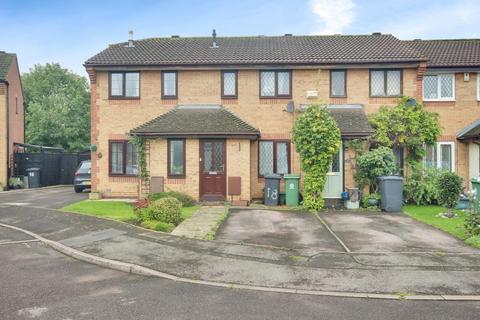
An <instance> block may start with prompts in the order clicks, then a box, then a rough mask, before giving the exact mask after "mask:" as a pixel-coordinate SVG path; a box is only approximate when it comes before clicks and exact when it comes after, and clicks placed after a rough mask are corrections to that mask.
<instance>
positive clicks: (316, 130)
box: [292, 105, 341, 211]
mask: <svg viewBox="0 0 480 320" xmlns="http://www.w3.org/2000/svg"><path fill="white" fill-rule="evenodd" d="M340 138H341V136H340V130H339V129H338V127H337V123H336V122H335V120H334V119H333V118H332V116H331V115H330V113H329V112H328V110H327V109H326V107H325V106H322V105H312V106H310V107H308V108H307V109H306V110H305V111H304V112H303V114H302V115H301V116H300V117H299V118H298V119H297V120H296V121H295V125H294V127H293V130H292V140H293V142H294V144H295V149H296V150H297V152H298V153H299V154H300V159H301V163H302V169H303V171H304V173H305V176H304V187H303V188H304V190H303V192H304V194H303V206H304V207H305V208H306V209H309V210H314V211H318V210H319V209H321V208H322V207H323V205H324V200H323V197H322V192H323V189H324V187H325V180H326V176H327V173H328V171H329V169H330V165H331V163H332V158H333V155H334V154H335V153H337V152H338V149H339V147H340Z"/></svg>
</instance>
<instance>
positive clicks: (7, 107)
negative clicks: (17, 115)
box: [0, 80, 10, 188]
mask: <svg viewBox="0 0 480 320" xmlns="http://www.w3.org/2000/svg"><path fill="white" fill-rule="evenodd" d="M0 83H4V84H5V86H6V87H7V88H6V95H5V98H6V108H5V115H6V118H5V120H6V122H7V125H6V127H7V163H6V164H4V165H5V166H6V167H7V185H6V186H5V187H6V188H8V179H9V178H10V168H9V166H8V163H9V162H10V119H9V116H10V113H9V109H10V99H9V90H8V88H9V83H8V81H7V80H0Z"/></svg>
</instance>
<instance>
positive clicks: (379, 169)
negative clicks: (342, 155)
mask: <svg viewBox="0 0 480 320" xmlns="http://www.w3.org/2000/svg"><path fill="white" fill-rule="evenodd" d="M396 171H397V165H396V164H395V156H394V155H393V152H392V150H391V149H389V148H387V147H379V148H377V149H373V150H370V151H368V152H365V153H363V154H361V155H359V156H358V158H357V173H356V175H355V180H356V182H357V184H358V185H359V186H362V187H363V186H367V185H368V186H369V188H370V191H371V192H377V190H378V187H377V178H378V177H381V176H389V175H392V174H394V173H395V172H396Z"/></svg>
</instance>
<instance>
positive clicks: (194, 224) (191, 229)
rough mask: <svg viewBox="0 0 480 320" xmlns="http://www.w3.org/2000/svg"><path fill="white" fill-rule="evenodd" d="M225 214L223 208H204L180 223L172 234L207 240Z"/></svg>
mask: <svg viewBox="0 0 480 320" xmlns="http://www.w3.org/2000/svg"><path fill="white" fill-rule="evenodd" d="M224 214H225V207H223V206H221V207H220V206H202V207H200V209H199V210H198V211H197V212H195V213H194V214H193V215H192V217H190V218H189V219H187V220H185V221H183V222H182V223H180V224H179V225H178V226H177V227H176V228H175V229H174V230H173V231H172V234H173V235H176V236H181V237H187V238H196V239H205V238H206V237H207V236H208V235H209V234H210V232H211V231H212V229H214V228H215V227H216V226H217V224H218V223H219V221H221V219H222V216H223V215H224Z"/></svg>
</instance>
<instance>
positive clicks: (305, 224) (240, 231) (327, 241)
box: [216, 209, 343, 252]
mask: <svg viewBox="0 0 480 320" xmlns="http://www.w3.org/2000/svg"><path fill="white" fill-rule="evenodd" d="M216 239H218V240H228V241H236V242H241V243H250V244H258V245H269V246H276V247H284V248H294V249H298V248H303V249H306V248H308V249H311V250H310V251H312V252H318V251H332V252H343V249H342V247H341V246H340V245H339V243H338V242H337V241H336V240H335V238H334V237H333V236H332V235H331V234H330V233H329V232H328V230H327V229H326V228H325V227H324V226H323V225H322V224H321V223H320V222H319V221H318V219H317V218H316V217H315V216H314V215H312V214H310V213H306V212H298V211H295V212H291V211H274V210H246V209H245V210H242V209H232V210H231V211H230V214H229V216H228V219H227V220H226V221H225V222H224V223H223V224H222V225H221V226H220V228H219V229H218V231H217V235H216Z"/></svg>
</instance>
